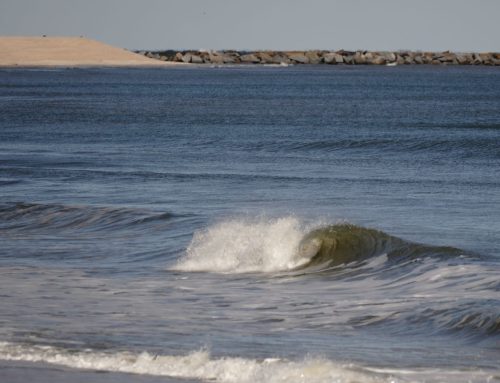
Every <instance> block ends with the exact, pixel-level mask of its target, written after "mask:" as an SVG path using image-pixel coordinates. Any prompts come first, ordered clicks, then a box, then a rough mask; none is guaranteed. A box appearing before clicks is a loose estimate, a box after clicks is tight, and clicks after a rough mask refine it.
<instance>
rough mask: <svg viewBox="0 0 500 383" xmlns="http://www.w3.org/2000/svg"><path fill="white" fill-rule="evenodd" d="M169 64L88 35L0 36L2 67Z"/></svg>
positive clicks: (157, 65)
mask: <svg viewBox="0 0 500 383" xmlns="http://www.w3.org/2000/svg"><path fill="white" fill-rule="evenodd" d="M168 65H172V63H165V62H162V61H158V60H152V59H150V58H147V57H144V56H141V55H138V54H135V53H133V52H130V51H127V50H125V49H122V48H117V47H113V46H111V45H107V44H104V43H101V42H98V41H95V40H91V39H87V38H84V37H41V36H40V37H6V36H1V37H0V67H19V66H21V67H82V66H87V67H88V66H100V67H165V66H168ZM174 65H175V64H174Z"/></svg>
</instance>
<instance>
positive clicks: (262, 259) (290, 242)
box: [173, 217, 307, 273]
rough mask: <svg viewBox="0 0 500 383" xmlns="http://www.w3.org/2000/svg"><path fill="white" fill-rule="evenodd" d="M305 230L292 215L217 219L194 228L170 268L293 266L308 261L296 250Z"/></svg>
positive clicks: (230, 269)
mask: <svg viewBox="0 0 500 383" xmlns="http://www.w3.org/2000/svg"><path fill="white" fill-rule="evenodd" d="M306 232H307V231H306V229H305V228H304V227H303V225H301V223H300V222H299V220H298V219H297V218H295V217H283V218H275V219H265V218H261V219H254V220H247V219H234V220H229V221H225V222H220V223H217V224H215V225H213V226H211V227H209V228H208V229H206V230H203V231H199V232H196V233H195V234H194V236H193V240H192V241H191V244H190V245H189V247H188V248H187V250H186V254H185V256H184V257H183V258H181V259H180V260H179V262H178V263H177V264H176V265H175V266H174V267H173V269H174V270H179V271H211V272H222V273H251V272H273V271H282V270H291V269H295V268H297V267H299V266H300V265H302V264H304V263H306V262H307V259H305V258H303V257H302V258H301V257H300V256H299V255H298V251H297V250H298V248H299V244H300V241H301V239H302V238H303V236H304V235H305V233H306Z"/></svg>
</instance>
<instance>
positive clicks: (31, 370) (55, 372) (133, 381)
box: [0, 360, 197, 383]
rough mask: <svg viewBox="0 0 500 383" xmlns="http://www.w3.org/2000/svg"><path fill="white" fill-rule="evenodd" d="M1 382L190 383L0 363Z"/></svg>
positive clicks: (132, 375) (111, 373)
mask: <svg viewBox="0 0 500 383" xmlns="http://www.w3.org/2000/svg"><path fill="white" fill-rule="evenodd" d="M0 376H1V379H0V380H1V381H2V382H9V383H25V382H37V383H52V382H72V383H87V382H92V383H180V382H182V383H190V382H197V381H196V380H189V379H176V378H171V377H165V376H152V375H138V374H126V373H121V372H103V371H93V370H79V369H72V368H67V367H64V366H57V365H54V364H47V363H40V362H17V361H6V360H2V361H0Z"/></svg>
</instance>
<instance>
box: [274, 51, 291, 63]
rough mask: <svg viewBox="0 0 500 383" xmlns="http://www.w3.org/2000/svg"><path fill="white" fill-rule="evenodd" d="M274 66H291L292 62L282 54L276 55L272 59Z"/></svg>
mask: <svg viewBox="0 0 500 383" xmlns="http://www.w3.org/2000/svg"><path fill="white" fill-rule="evenodd" d="M271 63H272V64H290V60H289V59H288V57H287V56H285V55H283V54H282V53H276V54H275V55H274V56H273V57H272V59H271Z"/></svg>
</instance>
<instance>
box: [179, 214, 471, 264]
mask: <svg viewBox="0 0 500 383" xmlns="http://www.w3.org/2000/svg"><path fill="white" fill-rule="evenodd" d="M463 254H464V252H463V251H461V250H459V249H455V248H451V247H438V246H427V245H422V244H416V243H411V242H408V241H405V240H403V239H400V238H397V237H393V236H391V235H388V234H386V233H384V232H382V231H378V230H374V229H369V228H364V227H360V226H355V225H351V224H345V223H342V224H336V225H328V226H320V227H317V226H316V227H315V225H308V224H303V223H301V222H300V221H299V220H298V219H297V218H295V217H283V218H273V219H254V220H247V219H234V220H229V221H224V222H220V223H217V224H215V225H213V226H211V227H209V228H207V229H205V230H202V231H199V232H196V233H195V234H194V236H193V239H192V241H191V244H190V245H189V247H188V248H187V251H186V254H185V255H184V256H183V257H182V258H181V259H180V260H179V262H178V263H177V264H176V265H175V266H174V268H173V269H175V270H180V271H209V272H222V273H249V272H279V271H291V270H299V269H301V270H312V269H314V270H322V269H327V268H332V267H335V266H339V265H347V264H352V263H357V262H361V261H364V260H367V259H370V258H373V257H376V256H380V255H385V256H387V259H388V260H403V259H408V258H418V257H427V256H441V257H442V256H460V255H463Z"/></svg>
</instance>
